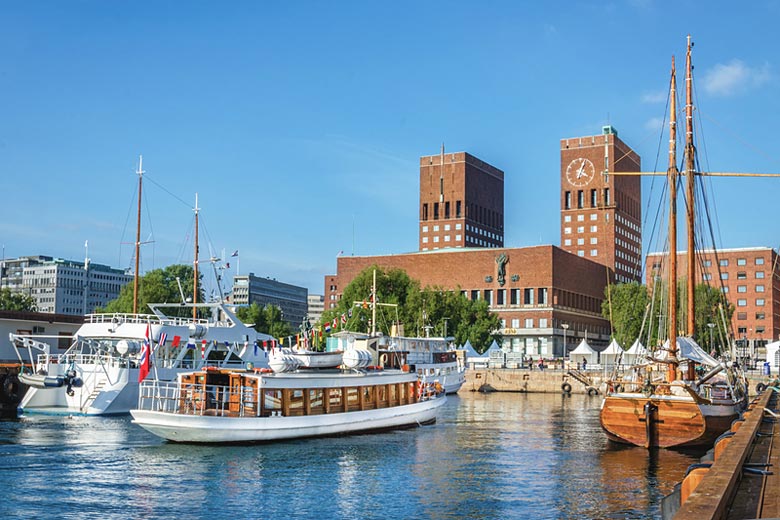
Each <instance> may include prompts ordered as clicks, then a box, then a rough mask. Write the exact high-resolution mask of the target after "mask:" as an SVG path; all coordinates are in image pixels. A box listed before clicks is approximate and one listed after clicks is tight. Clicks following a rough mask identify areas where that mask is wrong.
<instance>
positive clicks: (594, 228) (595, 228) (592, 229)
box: [590, 226, 599, 233]
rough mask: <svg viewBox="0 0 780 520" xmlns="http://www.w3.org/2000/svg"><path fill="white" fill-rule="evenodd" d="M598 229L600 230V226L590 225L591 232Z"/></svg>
mask: <svg viewBox="0 0 780 520" xmlns="http://www.w3.org/2000/svg"><path fill="white" fill-rule="evenodd" d="M598 230H599V227H598V226H590V232H591V233H595V232H597V231H598Z"/></svg>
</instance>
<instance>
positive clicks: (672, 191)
mask: <svg viewBox="0 0 780 520" xmlns="http://www.w3.org/2000/svg"><path fill="white" fill-rule="evenodd" d="M676 99H677V73H676V72H675V66H674V56H672V82H671V94H670V102H669V114H670V115H669V169H668V170H667V178H668V180H669V357H668V361H669V364H668V366H667V377H668V380H669V381H674V380H675V379H677V364H678V363H677V176H678V175H679V172H678V171H677V102H676Z"/></svg>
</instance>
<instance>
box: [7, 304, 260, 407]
mask: <svg viewBox="0 0 780 520" xmlns="http://www.w3.org/2000/svg"><path fill="white" fill-rule="evenodd" d="M188 307H189V308H192V307H197V308H198V309H209V310H210V311H211V317H210V318H209V319H197V320H193V319H192V318H191V317H189V318H181V317H170V316H167V315H166V314H165V313H164V311H163V309H164V308H176V309H181V308H188ZM150 308H151V310H152V312H153V314H125V313H122V314H89V315H87V316H85V322H84V324H83V325H82V326H81V327H80V328H79V329H78V330H77V331H76V333H75V334H74V341H73V343H72V344H71V346H70V348H68V349H67V350H66V351H65V352H63V353H61V354H52V353H51V351H50V350H51V346H50V345H49V344H48V343H46V342H45V340H46V338H45V337H42V336H22V335H17V334H10V339H11V342H12V344H13V345H14V347H15V348H16V350H17V353H18V355H19V358H20V360H23V361H24V362H30V363H31V364H32V373H30V374H22V375H21V376H20V380H21V381H22V382H23V383H25V384H27V385H28V386H29V387H30V388H29V390H28V391H27V393H26V394H25V395H24V397H23V398H22V400H21V402H20V404H19V409H20V412H21V413H26V414H27V413H48V414H79V415H104V414H124V413H128V412H129V411H130V409H131V408H133V407H134V406H135V405H136V403H137V402H138V380H139V372H140V366H139V364H140V355H141V349H142V346H143V343H144V340H145V336H146V330H147V326H148V327H149V338H150V343H151V349H152V355H151V358H150V359H151V368H150V375H151V376H153V377H155V378H157V379H161V380H173V379H175V378H176V376H177V375H178V374H180V373H182V372H184V371H187V370H192V369H197V368H200V367H203V366H206V365H212V366H217V367H221V368H230V367H234V368H244V367H245V366H246V365H247V364H249V363H252V364H253V366H255V367H267V366H268V357H269V353H268V350H270V347H271V346H272V342H273V338H272V337H271V336H268V335H266V334H261V333H258V332H256V331H255V330H254V329H252V328H251V327H248V326H246V325H244V324H243V323H242V322H241V320H239V319H238V318H237V317H236V316H235V314H233V312H231V311H230V310H229V309H228V308H226V307H225V306H224V305H222V304H219V303H203V304H153V305H150ZM25 357H26V358H27V359H26V360H25V359H24V358H25ZM28 360H29V361H28Z"/></svg>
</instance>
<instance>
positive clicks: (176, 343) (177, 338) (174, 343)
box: [171, 336, 181, 347]
mask: <svg viewBox="0 0 780 520" xmlns="http://www.w3.org/2000/svg"><path fill="white" fill-rule="evenodd" d="M179 343H181V336H174V337H173V341H172V342H171V346H172V347H178V346H179Z"/></svg>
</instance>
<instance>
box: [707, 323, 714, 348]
mask: <svg viewBox="0 0 780 520" xmlns="http://www.w3.org/2000/svg"><path fill="white" fill-rule="evenodd" d="M707 327H709V329H710V353H714V352H715V346H714V345H713V343H712V329H714V328H715V324H714V323H708V324H707Z"/></svg>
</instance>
